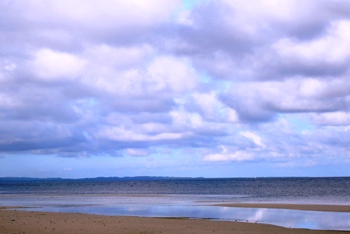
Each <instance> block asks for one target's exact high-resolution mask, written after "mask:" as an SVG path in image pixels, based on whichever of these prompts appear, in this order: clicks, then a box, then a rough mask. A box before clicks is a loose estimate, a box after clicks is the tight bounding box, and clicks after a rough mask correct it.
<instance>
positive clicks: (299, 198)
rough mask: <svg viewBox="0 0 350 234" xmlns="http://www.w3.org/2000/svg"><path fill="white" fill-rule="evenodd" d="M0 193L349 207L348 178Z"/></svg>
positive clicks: (1, 184)
mask: <svg viewBox="0 0 350 234" xmlns="http://www.w3.org/2000/svg"><path fill="white" fill-rule="evenodd" d="M0 194H12V195H15V194H39V195H79V194H81V195H84V194H85V195H88V194H96V195H98V194H105V195H107V194H111V195H113V194H126V195H127V194H129V195H132V194H155V195H161V194H164V195H213V196H215V195H225V196H226V197H230V198H231V199H233V200H236V201H237V202H247V201H248V202H251V201H254V202H265V201H266V202H277V201H281V202H288V203H300V202H302V203H324V204H350V177H330V178H226V179H225V178H224V179H169V180H164V179H163V180H153V179H152V180H144V181H137V180H135V181H133V180H129V181H112V182H111V181H108V182H104V181H98V182H86V181H74V180H72V181H1V180H0Z"/></svg>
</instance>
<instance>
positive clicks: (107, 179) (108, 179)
mask: <svg viewBox="0 0 350 234" xmlns="http://www.w3.org/2000/svg"><path fill="white" fill-rule="evenodd" d="M193 179H205V178H204V177H196V178H194V177H167V176H134V177H95V178H81V179H63V178H31V177H0V182H59V181H62V182H68V181H72V182H74V181H77V182H113V181H152V180H154V181H156V180H158V181H159V180H193Z"/></svg>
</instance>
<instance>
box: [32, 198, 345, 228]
mask: <svg viewBox="0 0 350 234" xmlns="http://www.w3.org/2000/svg"><path fill="white" fill-rule="evenodd" d="M30 210H35V211H51V212H81V213H88V214H99V215H120V216H123V215H125V216H141V217H187V218H200V219H201V218H205V219H219V220H230V221H244V222H246V221H248V222H259V223H266V224H273V225H278V226H283V227H291V228H307V229H317V230H350V213H344V212H343V213H340V212H319V211H299V210H284V209H265V208H264V209H262V208H233V207H217V206H190V205H168V206H166V205H136V204H129V205H113V206H48V207H40V208H30Z"/></svg>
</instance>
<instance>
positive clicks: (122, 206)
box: [0, 177, 350, 230]
mask: <svg viewBox="0 0 350 234" xmlns="http://www.w3.org/2000/svg"><path fill="white" fill-rule="evenodd" d="M242 202H243V203H244V202H261V203H298V204H340V205H350V178H349V177H345V178H340V177H338V178H230V179H169V180H148V181H147V180H146V181H113V182H83V181H46V182H44V181H41V182H38V181H37V182H35V181H32V182H19V181H18V182H16V181H12V182H4V181H3V182H1V181H0V206H22V207H23V206H25V207H29V208H28V209H31V210H38V211H39V210H40V211H60V212H82V213H91V214H101V215H131V216H150V217H190V218H209V219H222V220H231V221H248V222H261V223H270V224H275V225H280V226H285V227H295V228H310V229H332V230H350V213H346V212H345V213H338V212H314V211H293V210H275V209H255V208H232V207H213V206H209V205H212V204H219V203H242Z"/></svg>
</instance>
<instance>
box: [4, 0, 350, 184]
mask: <svg viewBox="0 0 350 234" xmlns="http://www.w3.org/2000/svg"><path fill="white" fill-rule="evenodd" d="M0 10H1V12H2V13H1V15H0V22H2V23H1V24H0V44H1V45H2V46H1V48H0V121H1V124H0V177H3V176H28V177H63V178H80V177H96V176H139V175H149V176H203V177H254V176H350V170H349V169H350V147H349V145H350V134H349V132H350V112H349V110H350V70H349V66H348V64H349V62H350V34H349V32H350V3H349V2H348V1H345V0H344V1H332V0H327V1H326V0H317V1H316V0H307V1H302V2H300V1H298V2H296V1H292V0H278V1H277V0H276V1H272V0H263V1H254V0H253V1H249V2H243V1H238V0H217V1H210V0H203V1H201V0H189V1H181V0H165V1H163V0H162V1H160V0H147V1H138V0H130V1H121V0H113V1H112V0H106V1H103V2H100V1H97V0H91V1H83V0H75V1H66V0H60V1H54V0H39V1H29V0H28V1H27V0H24V1H19V0H13V1H7V0H6V1H1V3H0ZM315 12H317V14H315Z"/></svg>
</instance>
